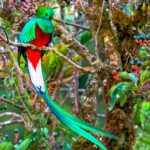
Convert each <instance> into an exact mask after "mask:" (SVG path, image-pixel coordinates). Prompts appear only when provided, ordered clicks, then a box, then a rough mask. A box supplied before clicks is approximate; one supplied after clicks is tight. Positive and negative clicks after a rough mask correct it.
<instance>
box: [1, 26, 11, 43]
mask: <svg viewBox="0 0 150 150" xmlns="http://www.w3.org/2000/svg"><path fill="white" fill-rule="evenodd" d="M0 29H2V30H3V32H4V33H5V36H6V39H7V43H9V39H8V35H7V33H6V31H5V29H4V28H3V27H1V26H0Z"/></svg>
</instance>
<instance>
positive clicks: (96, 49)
mask: <svg viewBox="0 0 150 150" xmlns="http://www.w3.org/2000/svg"><path fill="white" fill-rule="evenodd" d="M104 4H105V0H103V3H102V8H101V14H100V19H99V25H98V28H97V31H96V34H95V55H96V58H97V59H99V51H98V34H99V31H100V27H101V22H102V16H103V10H104Z"/></svg>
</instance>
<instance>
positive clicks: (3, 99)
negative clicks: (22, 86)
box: [0, 97, 23, 110]
mask: <svg viewBox="0 0 150 150" xmlns="http://www.w3.org/2000/svg"><path fill="white" fill-rule="evenodd" d="M1 101H3V102H5V103H8V104H10V105H13V106H15V107H17V108H19V109H21V110H22V109H23V107H22V106H20V105H17V104H15V103H13V102H12V101H11V100H8V99H6V98H3V97H0V102H1Z"/></svg>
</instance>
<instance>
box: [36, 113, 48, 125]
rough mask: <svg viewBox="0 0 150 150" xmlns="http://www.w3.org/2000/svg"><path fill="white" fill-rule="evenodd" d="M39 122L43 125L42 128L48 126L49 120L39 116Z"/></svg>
mask: <svg viewBox="0 0 150 150" xmlns="http://www.w3.org/2000/svg"><path fill="white" fill-rule="evenodd" d="M38 120H39V121H40V124H41V125H42V126H44V127H45V126H46V125H47V120H46V119H45V118H44V116H43V115H42V114H40V115H39V116H38Z"/></svg>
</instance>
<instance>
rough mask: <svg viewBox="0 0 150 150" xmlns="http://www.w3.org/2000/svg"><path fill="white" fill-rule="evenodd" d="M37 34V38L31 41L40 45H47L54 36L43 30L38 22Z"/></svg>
mask: <svg viewBox="0 0 150 150" xmlns="http://www.w3.org/2000/svg"><path fill="white" fill-rule="evenodd" d="M35 36H36V38H35V39H34V40H33V41H31V42H30V43H31V44H34V45H36V46H38V47H42V46H47V45H48V44H49V43H50V42H51V37H52V36H51V34H50V33H45V32H43V31H42V30H41V28H40V27H39V26H38V25H37V24H36V31H35Z"/></svg>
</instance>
